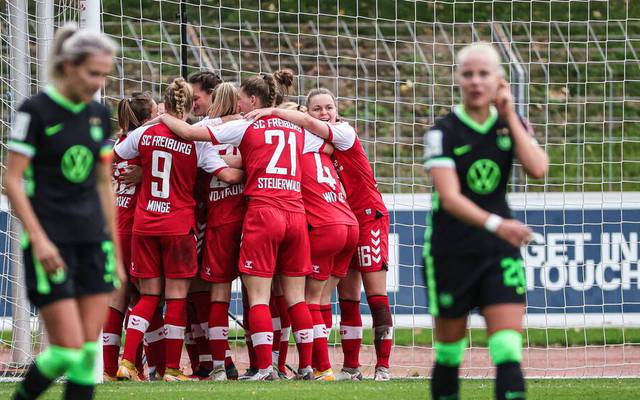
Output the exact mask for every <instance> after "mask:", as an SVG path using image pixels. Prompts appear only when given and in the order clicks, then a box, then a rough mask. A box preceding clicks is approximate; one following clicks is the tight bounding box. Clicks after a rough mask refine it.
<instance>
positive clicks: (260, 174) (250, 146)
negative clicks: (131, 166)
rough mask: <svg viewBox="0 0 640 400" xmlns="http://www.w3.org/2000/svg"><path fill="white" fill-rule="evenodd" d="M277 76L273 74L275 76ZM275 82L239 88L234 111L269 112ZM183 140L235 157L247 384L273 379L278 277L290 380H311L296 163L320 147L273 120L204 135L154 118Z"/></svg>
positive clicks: (260, 80)
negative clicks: (251, 363) (246, 306)
mask: <svg viewBox="0 0 640 400" xmlns="http://www.w3.org/2000/svg"><path fill="white" fill-rule="evenodd" d="M276 74H277V73H276ZM276 94H277V89H276V79H274V76H271V75H258V76H255V77H253V78H250V79H248V80H246V81H245V82H244V83H243V84H242V86H241V88H240V93H239V96H238V104H239V109H240V111H242V112H245V113H247V112H250V111H252V110H254V109H256V108H261V107H264V106H269V105H273V104H274V102H275V99H276ZM162 121H163V122H165V123H167V125H168V126H170V127H171V129H172V130H173V131H174V132H176V133H177V134H179V135H182V136H183V137H187V138H190V139H195V140H202V139H204V138H205V137H207V136H209V138H210V140H211V141H213V143H214V144H219V143H227V144H232V145H234V146H236V147H238V148H239V149H240V153H241V154H242V159H243V164H244V168H245V172H246V175H247V181H246V184H245V186H244V195H245V197H246V198H247V201H248V209H247V214H246V216H245V220H244V224H243V229H242V244H241V247H240V262H239V264H238V265H239V270H240V273H241V274H242V279H243V282H244V284H245V285H246V287H247V291H248V295H249V296H248V297H249V302H250V305H251V309H250V311H249V329H250V332H251V339H252V342H253V346H254V349H255V353H256V366H257V367H258V369H259V370H258V372H257V373H256V374H255V375H253V376H252V377H251V378H250V379H251V380H266V379H273V374H272V372H273V368H272V366H271V361H272V357H271V350H272V344H273V326H272V321H271V314H270V311H269V298H270V293H271V280H272V277H273V275H274V274H275V273H280V274H282V285H283V290H284V295H285V298H286V301H287V304H288V305H289V307H290V308H289V311H290V317H291V323H292V327H293V331H294V336H295V337H296V343H297V345H298V353H299V357H300V364H299V366H300V368H299V371H298V377H299V378H301V379H311V378H312V375H313V370H312V368H311V355H312V345H313V322H312V319H311V315H310V313H309V310H308V307H307V304H306V302H305V300H304V285H305V276H306V275H308V274H309V273H310V272H311V263H310V260H309V239H308V235H307V229H306V227H307V224H306V218H305V214H304V203H303V201H302V195H301V189H300V181H301V167H300V156H301V154H302V153H303V151H304V150H307V151H309V150H311V151H317V149H319V148H320V147H321V146H322V145H323V142H322V140H320V139H319V138H317V137H315V136H313V135H311V134H308V133H305V131H304V130H303V129H301V128H300V127H298V126H296V125H294V124H292V123H290V122H289V121H285V120H282V119H280V118H273V117H265V118H262V119H260V120H257V121H253V122H248V121H245V120H240V121H233V122H229V123H226V124H223V125H220V126H218V127H210V128H209V129H207V130H204V129H202V128H201V127H200V128H199V127H191V126H189V125H188V124H185V123H183V122H182V121H180V120H178V119H176V118H162Z"/></svg>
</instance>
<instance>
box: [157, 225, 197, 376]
mask: <svg viewBox="0 0 640 400" xmlns="http://www.w3.org/2000/svg"><path fill="white" fill-rule="evenodd" d="M161 249H162V265H163V272H164V278H165V285H164V297H165V303H166V311H165V317H164V328H165V339H164V342H165V374H164V378H163V379H164V380H165V381H184V380H190V378H189V377H187V376H185V375H184V374H183V373H182V371H181V370H180V358H181V356H182V346H183V344H184V335H185V330H186V326H187V294H188V292H189V287H190V286H191V281H192V279H193V277H194V276H195V275H196V273H197V272H198V261H197V254H196V238H195V236H194V235H189V234H187V235H176V236H167V237H163V238H161Z"/></svg>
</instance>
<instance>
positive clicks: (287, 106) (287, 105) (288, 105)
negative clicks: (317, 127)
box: [278, 101, 307, 112]
mask: <svg viewBox="0 0 640 400" xmlns="http://www.w3.org/2000/svg"><path fill="white" fill-rule="evenodd" d="M278 108H282V109H284V110H295V111H300V112H307V107H305V106H303V105H302V104H298V103H296V102H295V101H285V102H284V103H282V104H280V105H279V106H278Z"/></svg>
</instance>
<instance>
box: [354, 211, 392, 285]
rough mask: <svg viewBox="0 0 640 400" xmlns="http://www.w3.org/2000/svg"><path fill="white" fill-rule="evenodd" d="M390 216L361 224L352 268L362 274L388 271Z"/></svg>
mask: <svg viewBox="0 0 640 400" xmlns="http://www.w3.org/2000/svg"><path fill="white" fill-rule="evenodd" d="M388 259H389V216H388V215H383V216H381V217H380V218H377V219H372V220H370V221H363V222H361V223H360V237H359V238H358V248H357V250H356V253H355V254H354V256H353V259H352V260H351V268H355V269H358V270H359V271H360V272H377V271H381V270H387V269H388V265H387V262H388Z"/></svg>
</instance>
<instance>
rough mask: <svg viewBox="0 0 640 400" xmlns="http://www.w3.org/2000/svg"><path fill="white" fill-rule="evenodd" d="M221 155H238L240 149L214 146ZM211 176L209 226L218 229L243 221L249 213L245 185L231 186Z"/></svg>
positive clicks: (226, 145)
mask: <svg viewBox="0 0 640 400" xmlns="http://www.w3.org/2000/svg"><path fill="white" fill-rule="evenodd" d="M213 147H214V149H215V150H216V151H217V152H218V154H220V155H226V154H233V155H238V154H239V152H238V149H237V148H235V147H233V146H231V145H228V144H223V145H217V146H213ZM216 176H217V174H209V177H210V179H208V180H207V190H208V194H209V201H208V205H207V210H208V212H207V226H208V227H217V226H221V225H225V224H228V223H231V222H237V221H242V220H243V219H244V214H245V212H246V211H247V202H246V201H245V199H244V196H243V194H242V188H243V184H241V183H239V184H237V185H229V184H228V183H225V182H223V181H221V180H219V179H218V178H217V177H216Z"/></svg>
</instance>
